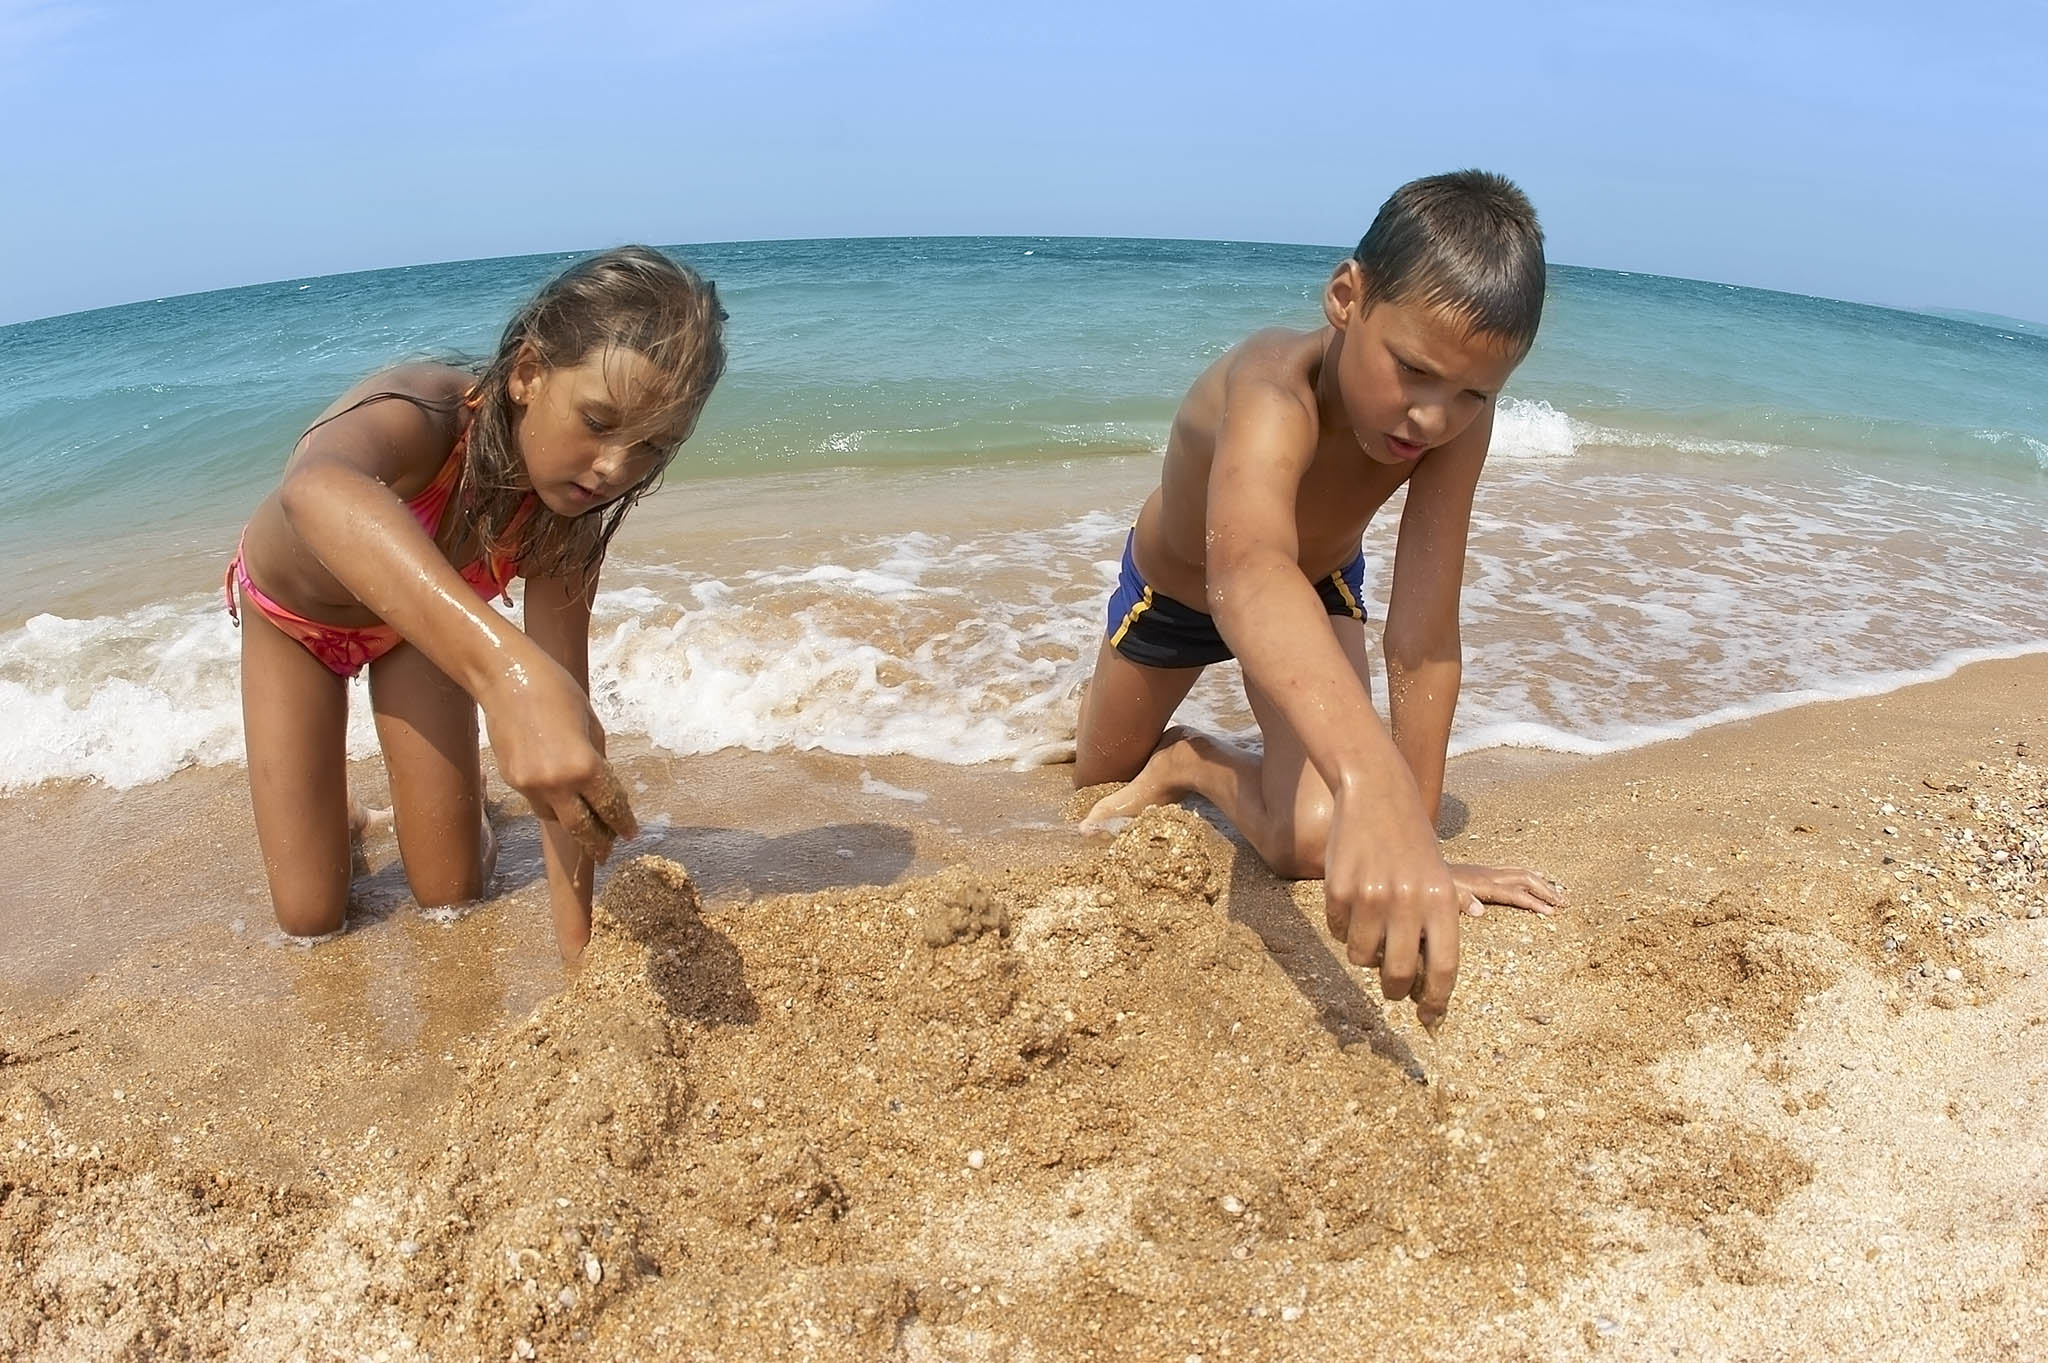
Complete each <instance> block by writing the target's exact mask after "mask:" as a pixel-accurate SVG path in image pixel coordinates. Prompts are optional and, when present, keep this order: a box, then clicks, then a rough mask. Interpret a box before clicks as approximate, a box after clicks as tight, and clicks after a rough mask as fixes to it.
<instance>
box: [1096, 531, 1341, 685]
mask: <svg viewBox="0 0 2048 1363" xmlns="http://www.w3.org/2000/svg"><path fill="white" fill-rule="evenodd" d="M1134 534H1135V532H1133V535H1126V536H1124V566H1123V571H1122V572H1120V573H1118V574H1117V579H1116V591H1115V592H1113V593H1111V595H1110V598H1109V623H1108V625H1107V626H1106V627H1105V628H1104V630H1103V634H1104V635H1105V636H1107V637H1108V639H1109V646H1110V647H1111V648H1113V649H1115V650H1116V651H1117V652H1118V653H1121V654H1123V655H1124V657H1126V658H1129V659H1130V660H1131V661H1132V662H1134V663H1137V664H1139V665H1140V666H1142V667H1208V666H1210V665H1211V664H1213V663H1220V662H1223V661H1224V660H1225V659H1228V658H1232V657H1235V656H1236V655H1235V654H1233V653H1232V652H1231V651H1230V645H1229V644H1226V643H1224V642H1223V635H1222V634H1221V633H1219V632H1218V631H1217V629H1216V620H1215V617H1214V616H1211V615H1209V614H1207V613H1206V612H1203V611H1198V610H1196V609H1195V608H1194V607H1193V606H1189V605H1184V604H1182V603H1181V602H1179V601H1176V600H1174V599H1173V598H1172V597H1170V596H1161V595H1160V594H1159V593H1158V592H1155V591H1153V590H1152V588H1151V587H1150V586H1148V585H1146V582H1145V579H1144V578H1142V577H1140V576H1139V575H1138V565H1137V564H1136V563H1134V562H1133V561H1132V560H1131V540H1132V538H1133V536H1134ZM1364 587H1365V551H1364V550H1363V549H1361V550H1359V552H1358V554H1357V555H1356V556H1355V557H1353V558H1352V560H1351V561H1350V562H1349V563H1347V564H1345V565H1344V566H1343V567H1342V568H1339V569H1338V570H1337V571H1336V572H1334V573H1331V574H1330V575H1329V576H1328V577H1326V578H1323V579H1321V580H1320V581H1318V582H1317V583H1316V595H1317V596H1320V597H1321V598H1322V599H1323V609H1325V610H1327V611H1328V612H1329V613H1330V614H1332V615H1348V616H1350V617H1351V618H1352V619H1353V620H1361V621H1362V620H1364V619H1365V607H1364V605H1362V604H1361V602H1362V601H1363V599H1364Z"/></svg>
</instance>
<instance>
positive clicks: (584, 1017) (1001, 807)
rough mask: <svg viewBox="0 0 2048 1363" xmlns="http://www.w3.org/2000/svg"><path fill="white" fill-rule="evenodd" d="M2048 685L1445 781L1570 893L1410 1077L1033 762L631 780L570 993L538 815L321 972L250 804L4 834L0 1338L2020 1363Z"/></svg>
mask: <svg viewBox="0 0 2048 1363" xmlns="http://www.w3.org/2000/svg"><path fill="white" fill-rule="evenodd" d="M2044 697H2048V659H2041V658H2031V659H2023V660H2020V661H2016V662H2008V663H1995V664H1984V665H1979V666H1976V667H1972V668H1969V669H1966V670H1965V671H1964V672H1963V673H1961V674H1959V675H1957V676H1956V677H1954V678H1952V679H1950V680H1947V681H1943V682H1937V683H1933V684H1929V685H1925V686H1919V687H1914V688H1911V689H1908V690H1905V691H1901V692H1897V693H1894V694H1892V695H1889V696H1885V697H1879V698H1874V699H1868V700H1857V701H1845V702H1836V703H1830V704H1824V705H1815V706H1808V707H1805V708H1802V709H1798V710H1792V711H1787V712H1783V713H1780V714H1776V715H1772V716H1767V717H1764V718H1761V719H1756V720H1751V721H1748V722H1745V723H1742V724H1739V725H1731V726H1725V727H1722V728H1719V729H1714V730H1709V731H1706V732H1704V733H1701V734H1698V735H1695V736H1693V737H1692V738H1689V739H1685V740H1681V741H1678V742H1674V743H1667V744H1663V745H1659V746H1656V747H1652V748H1646V749H1641V750H1638V751H1635V752H1630V753H1624V754H1619V755H1616V756H1612V757H1607V758H1601V759H1593V760H1577V759H1559V758H1554V757H1533V756H1527V755H1518V754H1513V753H1491V754H1480V755H1477V756H1475V757H1473V758H1468V759H1462V760H1460V761H1458V762H1455V763H1454V764H1453V766H1452V771H1451V779H1450V789H1451V792H1452V796H1453V798H1452V799H1451V800H1450V801H1448V802H1447V808H1446V827H1447V828H1448V829H1452V830H1455V833H1454V836H1452V837H1451V839H1450V841H1449V844H1448V851H1449V852H1450V854H1451V855H1452V856H1453V858H1454V859H1457V860H1472V861H1494V862H1520V863H1525V864H1530V865H1535V866H1538V867H1540V868H1542V869H1544V870H1546V871H1547V872H1549V873H1550V874H1552V875H1553V876H1554V877H1556V878H1557V879H1559V880H1561V881H1562V882H1563V883H1564V884H1565V885H1566V886H1567V888H1568V891H1569V894H1570V898H1571V907H1570V908H1569V910H1568V911H1567V912H1565V913H1562V914H1560V915H1559V916H1557V917H1556V918H1555V919H1551V920H1544V919H1538V918H1534V917H1531V916H1527V915H1522V914H1518V913H1514V912H1512V911H1504V910H1494V911H1492V912H1490V913H1489V914H1488V915H1487V916H1486V917H1485V918H1483V919H1480V920H1477V921H1476V922H1473V923H1471V924H1469V925H1468V928H1467V931H1466V935H1465V939H1464V957H1465V966H1464V969H1463V972H1462V974H1461V978H1460V985H1459V991H1458V995H1457V998H1456V1001H1455V1002H1454V1004H1453V1009H1452V1012H1451V1015H1450V1018H1449V1019H1448V1021H1447V1023H1446V1025H1445V1027H1444V1028H1443V1030H1442V1032H1441V1033H1440V1034H1439V1036H1438V1037H1437V1038H1435V1039H1434V1040H1432V1039H1431V1038H1429V1037H1428V1036H1426V1035H1425V1034H1423V1033H1422V1032H1421V1030H1420V1029H1419V1028H1418V1027H1416V1025H1415V1023H1414V1018H1413V1013H1412V1011H1411V1010H1410V1009H1409V1008H1408V1006H1407V1005H1405V1004H1403V1005H1392V1004H1385V1003H1383V1002H1382V1001H1380V1000H1379V999H1378V998H1377V995H1376V992H1375V991H1374V990H1373V989H1372V988H1371V987H1370V986H1371V981H1370V980H1369V979H1368V978H1366V977H1364V976H1361V975H1359V974H1358V973H1357V972H1353V971H1351V970H1349V969H1348V968H1347V967H1345V966H1344V965H1342V964H1341V962H1340V960H1339V959H1338V957H1337V956H1335V955H1334V954H1333V953H1332V952H1331V950H1330V949H1329V947H1328V945H1327V944H1326V942H1325V939H1324V938H1323V936H1322V933H1321V928H1320V920H1321V906H1320V902H1319V898H1318V891H1317V887H1316V886H1315V885H1313V884H1303V885H1297V886H1289V885H1286V884H1284V883H1282V882H1278V881H1275V880H1274V879H1273V878H1272V877H1271V876H1269V875H1268V874H1266V873H1265V872H1264V871H1263V870H1262V869H1261V868H1259V866H1258V865H1257V863H1256V861H1255V860H1254V859H1252V858H1250V857H1249V855H1248V854H1247V853H1246V852H1245V851H1244V850H1243V849H1242V848H1241V847H1240V846H1238V845H1237V844H1236V843H1235V842H1234V841H1233V840H1232V839H1230V838H1229V837H1228V836H1227V835H1226V834H1225V833H1223V832H1219V831H1218V830H1217V829H1216V828H1215V827H1214V826H1213V825H1212V824H1211V823H1209V822H1207V821H1205V820H1204V819H1202V818H1201V817H1200V816H1199V815H1198V814H1196V813H1189V812H1185V811H1173V812H1160V813H1155V814H1152V815H1148V816H1147V817H1146V818H1144V819H1142V820H1140V821H1139V822H1138V823H1136V824H1134V825H1133V826H1132V827H1131V828H1129V829H1127V830H1126V831H1125V832H1124V833H1123V834H1121V835H1120V836H1119V837H1118V838H1117V839H1116V840H1115V841H1114V842H1113V843H1090V842H1087V841H1084V840H1082V839H1080V838H1079V837H1077V836H1076V835H1075V833H1074V832H1073V831H1072V828H1071V825H1070V824H1069V823H1068V822H1067V821H1066V818H1065V812H1066V808H1067V806H1068V804H1069V801H1068V798H1067V796H1068V792H1067V790H1066V784H1065V783H1066V771H1065V769H1063V768H1045V769H1039V770H1035V771H1028V772H1021V773H1020V772H1012V771H1007V770H997V769H983V768H947V767H942V766H938V765H936V764H931V763H925V762H918V761H914V760H911V759H892V760H882V759H849V758H837V757H818V756H778V757H767V758H763V757H759V756H755V755H740V754H731V755H720V756H716V757H711V758H692V759H675V758H669V757H664V756H660V755H656V754H650V753H645V752H642V753H638V754H634V753H631V752H630V751H629V752H628V753H627V755H626V757H625V760H624V763H623V765H624V770H625V775H626V777H627V780H628V783H629V785H632V786H634V787H635V789H636V791H637V794H636V808H638V810H639V812H640V814H641V817H642V821H643V824H644V825H646V826H647V831H646V832H645V833H644V834H643V836H642V837H641V838H639V839H637V840H636V841H635V842H634V843H633V844H631V845H630V846H628V847H627V848H625V849H624V850H623V851H622V853H621V854H620V855H619V856H617V857H616V858H615V859H614V862H613V863H612V867H611V874H610V876H609V878H608V880H607V882H606V884H605V888H604V890H603V895H602V910H601V913H600V922H599V931H598V933H597V936H596V938H595V939H594V942H593V946H592V949H591V953H590V955H589V957H588V958H587V960H586V962H585V964H584V965H583V967H582V968H581V969H580V970H578V971H576V972H574V973H573V974H570V975H565V974H564V973H563V972H562V971H561V970H560V968H559V967H558V966H556V965H555V964H554V962H553V951H552V946H551V943H550V942H549V940H548V930H547V926H546V909H545V893H544V889H543V888H542V886H541V885H540V884H539V883H538V880H537V860H536V853H535V847H534V835H533V830H532V824H531V820H530V819H527V818H525V817H524V816H523V815H521V814H520V813H519V812H518V811H517V808H516V803H517V802H516V800H512V799H510V798H507V799H505V800H503V801H502V808H501V811H500V822H501V834H502V836H503V839H504V843H505V860H504V863H503V866H502V871H503V882H504V884H503V893H501V894H500V896H499V897H498V898H496V899H495V900H493V901H492V902H491V903H489V904H488V905H486V906H485V907H483V908H481V909H479V910H477V911H476V912H474V913H471V914H469V915H467V916H464V917H461V918H459V919H458V920H456V921H452V922H435V921H428V920H427V919H426V918H424V917H423V916H422V915H420V914H419V913H418V912H417V911H416V910H414V909H411V908H410V907H408V906H407V904H406V902H405V899H404V891H403V885H402V877H400V876H399V875H398V874H397V872H396V868H394V867H393V866H391V865H390V864H389V863H390V857H391V846H390V843H389V838H388V834H387V835H384V837H383V838H382V839H381V840H375V839H373V841H372V843H371V845H370V847H369V853H370V870H369V873H368V874H367V875H366V877H365V878H364V879H363V881H362V882H361V883H360V885H359V896H358V897H359V900H360V903H361V912H360V913H359V914H358V917H357V921H356V924H355V926H354V928H353V929H352V930H351V931H350V932H349V933H348V934H346V935H345V936H343V937H341V938H340V939H338V940H335V941H332V942H329V943H326V944H323V945H321V946H319V947H317V948H313V949H311V950H307V949H304V948H300V947H296V946H292V945H288V944H284V943H281V942H280V941H278V940H277V938H276V935H275V933H274V931H273V929H272V927H271V925H270V923H269V920H268V914H267V911H266V909H265V907H264V900H263V895H262V892H261V889H260V872H259V869H258V865H257V860H256V854H255V849H254V842H253V838H251V837H250V836H249V834H248V824H247V808H246V796H245V795H244V793H243V791H242V788H241V779H240V774H239V773H238V772H236V771H234V770H232V769H226V770H195V771H189V772H186V773H183V774H181V775H179V776H178V777H176V778H173V779H172V780H170V781H166V782H162V783H159V784H157V785H153V786H147V787H142V788H138V789H136V790H132V791H128V792H125V793H120V794H115V793H112V792H108V791H106V790H104V789H101V788H97V787H90V786H82V785H81V786H70V787H63V788H55V787H43V788H40V789H38V790H36V791H34V792H32V793H30V794H28V795H25V796H17V797H11V798H10V799H9V800H8V801H7V802H6V805H5V809H4V812H0V876H4V877H5V882H6V883H7V884H8V885H9V887H10V888H9V891H8V893H7V895H6V896H5V897H4V900H0V941H4V942H5V944H6V945H5V949H4V951H0V1356H5V1357H9V1358H23V1359H69V1358H106V1357H122V1356H152V1357H226V1358H250V1359H269V1358H277V1357H288V1356H304V1357H308V1358H328V1357H333V1358H358V1357H373V1358H374V1357H378V1356H380V1355H381V1356H383V1357H386V1358H424V1357H427V1356H429V1355H431V1356H433V1357H436V1358H489V1359H501V1358H526V1357H554V1358H644V1357H676V1358H704V1359H710V1358H767V1357H797V1358H815V1359H842V1358H843V1359H873V1358H899V1359H905V1360H925V1359H976V1360H978V1359H1015V1360H1023V1359H1032V1358H1036V1359H1048V1358H1061V1359H1066V1358H1076V1359H1078V1358H1102V1359H1125V1358H1129V1359H1161V1358H1166V1359H1174V1360H1181V1359H1186V1358H1189V1357H1191V1356H1196V1355H1199V1356H1200V1357H1201V1358H1202V1359H1204V1360H1205V1363H1213V1361H1214V1360H1216V1359H1223V1358H1231V1359H1267V1358H1270V1359H1295V1358H1343V1357H1357V1356H1380V1355H1394V1354H1397V1353H1398V1354H1401V1355H1404V1356H1411V1357H1422V1358H1442V1359H1553V1358H1557V1359H1569V1358H1580V1357H1609V1356H1611V1357H1616V1358H1646V1359H1647V1358H1670V1357H1686V1358H1742V1359H1823V1358H1839V1357H1856V1358H1876V1359H1886V1358H1898V1359H1906V1358H1919V1357H1924V1356H1929V1355H1934V1356H1942V1357H1954V1358H1966V1359H1978V1358H1983V1359H2002V1358H2013V1359H2023V1358H2028V1357H2033V1356H2038V1351H2039V1347H2040V1346H2039V1340H2040V1338H2041V1337H2042V1336H2043V1334H2044V1333H2048V1287H2044V1285H2043V1284H2042V1281H2041V1279H2040V1277H2039V1274H2038V1272H2036V1271H2035V1268H2034V1265H2035V1264H2036V1263H2038V1260H2039V1258H2040V1256H2041V1254H2042V1253H2043V1251H2044V1250H2048V1160H2044V1157H2043V1154H2042V1152H2043V1151H2044V1150H2048V1115H2044V1106H2043V1104H2044V1102H2048V1086H2044V1080H2043V1070H2042V1067H2041V1066H2040V1064H2039V1063H2038V1059H2037V1057H2038V1055H2039V1053H2040V1045H2041V1035H2042V1033H2041V1028H2042V1027H2043V1026H2044V1025H2048V970H2044V966H2048V920H2044V919H2042V918H2040V917H2039V915H2040V913H2041V911H2042V908H2043V906H2044V903H2048V900H2044V887H2043V885H2042V883H2041V877H2042V876H2043V874H2044V873H2048V854H2044V852H2043V850H2042V840H2043V838H2044V837H2048V812H2044V807H2048V778H2044V775H2043V769H2044V766H2048V764H2044V763H2043V761H2042V758H2043V757H2044V756H2048V746H2044V745H2048V700H2044ZM359 778H360V781H361V783H362V785H363V787H364V788H365V791H366V793H367V794H369V795H370V796H371V797H372V798H373V799H374V797H375V795H376V791H377V785H378V781H379V776H378V774H377V772H376V770H375V767H374V764H365V765H364V766H363V767H362V768H361V770H360V772H359ZM501 794H502V792H501ZM916 795H923V796H924V797H925V798H923V799H922V800H919V799H916V798H911V797H914V796H916ZM1966 835H1967V836H1966Z"/></svg>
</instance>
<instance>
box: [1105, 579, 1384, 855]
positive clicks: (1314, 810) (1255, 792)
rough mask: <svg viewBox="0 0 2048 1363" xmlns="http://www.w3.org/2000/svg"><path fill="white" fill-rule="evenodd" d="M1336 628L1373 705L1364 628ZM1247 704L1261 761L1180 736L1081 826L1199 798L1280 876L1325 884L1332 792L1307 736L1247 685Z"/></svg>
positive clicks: (1346, 623) (1350, 623) (1334, 623)
mask: <svg viewBox="0 0 2048 1363" xmlns="http://www.w3.org/2000/svg"><path fill="white" fill-rule="evenodd" d="M1330 627H1331V628H1332V629H1334V630H1335V631H1336V633H1337V642H1338V643H1340V644H1342V645H1343V647H1344V654H1345V656H1346V657H1347V658H1349V659H1350V660H1351V667H1352V670H1353V671H1354V672H1356V673H1357V674H1358V680H1359V684H1360V685H1362V686H1363V687H1365V694H1366V697H1367V699H1370V698H1371V696H1372V668H1371V664H1370V662H1369V661H1368V660H1367V658H1366V652H1365V626H1364V625H1362V624H1360V623H1359V622H1358V621H1356V620H1349V619H1342V618H1339V617H1336V616H1332V617H1331V618H1330ZM1245 696H1246V699H1248V700H1249V701H1250V702H1251V706H1252V714H1253V716H1254V717H1256V718H1257V720H1258V721H1259V733H1260V735H1261V736H1262V737H1263V739H1264V742H1265V751H1264V752H1263V753H1261V754H1253V753H1250V752H1247V751H1245V750H1244V749H1242V748H1240V747H1237V746H1236V745H1235V744H1231V743H1225V742H1221V741H1220V740H1217V739H1214V738H1211V737H1209V736H1208V735H1207V734H1199V733H1194V732H1191V731H1187V730H1182V731H1179V732H1177V733H1175V734H1173V735H1171V737H1170V738H1169V741H1167V742H1165V743H1162V744H1161V745H1160V747H1159V751H1158V752H1156V753H1154V754H1153V756H1152V760H1151V761H1149V762H1147V763H1146V764H1145V769H1144V770H1143V771H1142V772H1140V773H1139V774H1138V776H1137V778H1136V779H1135V780H1133V781H1132V782H1131V783H1130V784H1129V785H1128V786H1126V787H1124V788H1123V789H1122V790H1120V791H1117V792H1116V793H1115V794H1113V795H1111V796H1109V797H1108V798H1107V799H1104V800H1102V801H1101V802H1100V803H1098V804H1097V805H1096V806H1095V808H1093V809H1091V810H1089V811H1088V817H1087V818H1086V819H1085V820H1083V825H1084V826H1088V825H1094V826H1098V827H1100V826H1103V825H1104V824H1106V823H1107V821H1108V820H1111V819H1116V818H1128V817H1130V816H1132V815H1135V814H1137V813H1139V812H1141V811H1142V810H1144V809H1147V808H1149V807H1150V806H1152V805H1161V804H1172V803H1173V802H1174V801H1176V800H1179V799H1180V798H1182V797H1183V796H1186V795H1200V796H1202V797H1203V798H1204V799H1206V800H1208V801H1209V803H1211V804H1213V805H1215V806H1216V807H1217V808H1218V809H1220V810H1221V811H1223V816H1224V817H1225V818H1227V819H1229V820H1230V822H1231V824H1232V825H1233V826H1235V827H1236V828H1237V830H1238V831H1239V832H1240V833H1242V834H1244V836H1245V838H1246V840H1247V841H1249V842H1250V843H1251V845H1252V847H1253V849H1254V850H1256V851H1257V852H1258V854H1259V856H1260V858H1261V859H1263V860H1264V861H1265V863H1266V864H1267V865H1268V866H1270V867H1272V868H1273V870H1274V871H1275V872H1276V873H1277V874H1279V875H1283V876H1289V877H1293V878H1296V879H1309V878H1313V877H1316V876H1320V875H1321V874H1322V873H1323V851H1324V847H1325V845H1326V844H1327V843H1328V841H1329V836H1330V812H1331V808H1332V803H1333V802H1332V800H1331V798H1330V789H1329V787H1328V786H1327V785H1325V784H1324V782H1323V778H1322V773H1320V772H1318V771H1317V770H1316V769H1315V764H1314V763H1312V762H1310V761H1309V760H1308V750H1307V748H1306V747H1305V746H1304V745H1303V744H1302V741H1301V736H1300V735H1299V734H1297V733H1295V732H1294V730H1293V728H1292V727H1291V726H1290V725H1289V724H1288V723H1287V721H1286V720H1285V719H1283V718H1281V716H1280V712H1279V711H1278V710H1277V709H1276V708H1275V707H1274V706H1273V703H1272V701H1271V700H1270V699H1269V698H1268V697H1267V696H1266V695H1265V694H1264V693H1263V692H1261V691H1260V690H1259V689H1258V688H1257V687H1255V686H1253V685H1251V684H1250V683H1249V682H1247V683H1246V684H1245Z"/></svg>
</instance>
